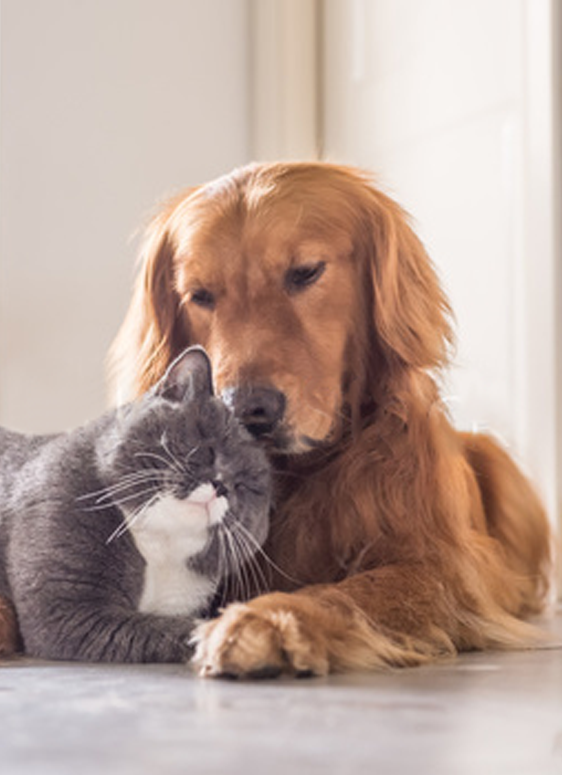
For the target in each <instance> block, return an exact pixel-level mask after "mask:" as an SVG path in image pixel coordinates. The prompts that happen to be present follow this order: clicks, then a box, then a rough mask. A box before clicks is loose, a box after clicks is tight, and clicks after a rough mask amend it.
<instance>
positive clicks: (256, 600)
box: [114, 163, 550, 676]
mask: <svg viewBox="0 0 562 775" xmlns="http://www.w3.org/2000/svg"><path fill="white" fill-rule="evenodd" d="M141 261H142V263H141V267H140V276H139V278H138V283H137V285H136V290H135V292H134V297H133V299H132V303H131V306H130V309H129V312H128V314H127V317H126V320H125V322H124V325H123V327H122V330H121V332H120V334H119V337H118V340H117V342H116V345H115V348H114V367H115V373H116V382H117V386H118V388H119V389H120V391H121V397H122V398H132V397H134V396H135V395H138V394H140V393H141V392H142V391H144V390H146V389H147V388H149V387H150V386H151V385H153V384H154V383H155V382H156V381H157V380H158V379H159V378H160V377H161V376H162V374H163V373H164V371H165V369H166V367H167V366H168V365H169V364H170V362H171V361H172V360H173V359H174V358H175V357H176V356H177V355H178V354H179V353H180V352H181V351H182V350H183V349H184V348H185V347H186V346H187V345H190V344H200V345H203V347H205V349H206V350H207V352H208V353H209V355H210V358H211V361H212V364H213V368H214V378H215V389H216V392H217V394H219V395H220V396H222V397H223V398H224V400H225V401H226V402H227V403H229V404H230V405H231V406H232V407H233V409H234V411H235V413H236V414H237V416H238V417H239V418H240V420H241V421H242V422H243V423H244V424H245V425H246V426H247V428H248V429H249V430H250V432H251V433H253V434H254V435H255V436H256V437H258V438H259V439H260V440H261V442H262V443H263V444H264V445H266V447H267V449H268V451H269V454H270V456H271V460H272V463H273V466H274V471H275V509H274V513H273V515H272V526H271V530H270V535H269V538H268V541H267V544H266V546H265V554H266V555H267V559H265V558H264V557H262V558H261V561H260V562H261V567H259V568H253V569H249V570H248V573H247V577H246V585H245V586H246V588H247V589H246V592H247V598H248V599H245V600H233V601H231V603H230V604H229V605H227V606H226V608H225V609H224V610H223V612H222V613H221V614H220V616H218V617H217V618H216V619H213V620H211V621H209V622H206V623H204V624H202V625H200V626H199V628H198V629H197V631H196V633H195V642H196V650H195V664H196V665H197V666H198V669H199V671H200V672H201V674H203V675H210V676H215V675H231V676H264V675H266V676H273V675H277V674H280V673H289V674H292V675H322V674H326V673H329V672H332V671H342V670H351V669H374V668H378V667H383V666H387V665H391V666H400V665H417V664H420V663H423V662H427V661H429V660H433V659H437V658H439V657H441V656H443V655H452V654H455V653H457V652H458V651H462V650H467V649H483V648H488V647H491V648H513V647H520V646H528V645H531V644H533V643H535V642H536V638H537V633H536V631H535V630H534V629H533V628H532V627H531V626H530V625H529V624H527V623H525V622H524V621H522V620H523V618H524V617H526V616H528V615H530V614H534V613H536V612H538V611H540V610H541V607H542V606H543V601H544V599H545V594H546V590H547V586H548V584H547V582H548V575H549V568H550V536H549V529H548V523H547V520H546V518H545V515H544V512H543V509H542V507H541V504H540V502H539V500H538V499H537V497H536V495H535V493H534V491H533V489H532V487H531V486H530V485H529V483H528V482H527V481H526V479H525V478H524V476H523V475H522V474H521V472H520V471H519V470H518V468H517V467H516V466H515V464H514V463H513V462H512V460H511V459H510V458H509V456H508V455H507V454H506V453H505V452H504V451H503V450H502V449H501V448H500V447H499V446H498V445H497V444H496V442H495V441H493V440H492V439H491V438H489V437H486V436H482V435H471V434H464V433H459V432H457V431H456V430H454V428H453V427H452V426H451V423H450V421H449V418H448V416H447V412H446V409H445V407H444V406H443V403H442V402H441V400H440V396H439V392H438V386H437V382H436V378H437V377H438V375H439V372H440V370H442V369H443V368H444V367H445V366H446V364H447V360H448V356H449V353H450V345H451V342H452V338H453V337H452V332H451V326H450V309H449V306H448V302H447V300H446V297H445V295H444V294H443V291H442V290H441V288H440V285H439V282H438V279H437V277H436V273H435V271H434V268H433V266H432V264H431V262H430V260H429V258H428V256H427V255H426V253H425V251H424V248H423V246H422V244H421V243H420V241H419V239H418V238H417V237H416V235H415V234H414V232H413V231H412V229H411V228H410V226H409V224H408V221H407V218H406V217H405V214H404V212H403V211H402V210H401V209H400V207H399V206H398V205H397V204H395V203H394V202H393V201H392V200H391V199H389V198H388V197H387V196H385V195H384V194H383V193H381V192H380V191H378V190H377V189H376V188H375V187H374V186H373V184H372V181H371V180H370V178H369V177H368V176H367V175H366V174H364V173H362V172H360V171H358V170H355V169H351V168H346V167H342V166H337V165H332V164H324V163H294V164H293V163H291V164H285V163H274V164H258V165H251V166H248V167H245V168H242V169H238V170H235V171H234V172H233V173H232V174H230V175H227V176H225V177H222V178H220V179H218V180H216V181H214V182H211V183H209V184H208V185H204V186H201V187H198V188H194V189H190V190H188V191H186V192H184V193H182V194H181V195H180V196H178V197H176V198H174V199H173V200H172V201H170V202H169V203H167V204H166V205H165V206H164V207H163V208H162V209H161V211H160V212H159V213H158V214H157V216H156V217H155V218H154V220H153V221H152V223H151V224H150V225H149V227H148V231H147V234H146V239H145V242H144V248H143V253H142V257H141Z"/></svg>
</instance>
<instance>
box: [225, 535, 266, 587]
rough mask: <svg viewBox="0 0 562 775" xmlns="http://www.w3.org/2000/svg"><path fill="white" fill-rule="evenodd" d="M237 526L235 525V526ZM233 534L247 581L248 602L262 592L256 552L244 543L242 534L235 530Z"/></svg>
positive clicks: (242, 570) (241, 567)
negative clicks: (255, 594) (256, 593)
mask: <svg viewBox="0 0 562 775" xmlns="http://www.w3.org/2000/svg"><path fill="white" fill-rule="evenodd" d="M236 524H237V523H233V525H236ZM231 534H232V538H233V540H234V543H235V544H236V546H237V548H238V556H239V558H240V562H241V566H240V570H241V573H242V575H243V577H244V580H245V590H244V593H245V599H246V600H248V599H249V598H250V597H252V596H253V594H254V593H255V592H258V593H260V592H261V591H262V588H261V583H260V579H259V576H258V574H257V573H256V565H255V558H254V552H253V551H252V549H251V547H250V546H249V545H248V543H247V542H246V541H244V539H243V536H242V534H240V533H237V532H236V531H235V530H232V531H231Z"/></svg>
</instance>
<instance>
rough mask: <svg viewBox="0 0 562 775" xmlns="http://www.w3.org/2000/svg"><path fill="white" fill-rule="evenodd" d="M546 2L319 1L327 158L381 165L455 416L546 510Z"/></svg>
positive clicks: (550, 317)
mask: <svg viewBox="0 0 562 775" xmlns="http://www.w3.org/2000/svg"><path fill="white" fill-rule="evenodd" d="M555 2H556V0H470V1H469V0H351V1H350V0H326V1H325V4H324V36H325V40H324V63H325V64H324V68H325V69H324V79H325V81H324V115H323V122H324V152H325V157H326V158H331V159H334V160H345V161H346V162H350V163H355V164H357V165H359V166H363V167H366V168H368V169H371V170H373V171H375V172H376V173H378V177H379V181H380V183H381V184H382V186H383V187H384V188H386V189H387V190H388V191H389V192H390V193H391V194H394V196H395V198H397V199H398V201H400V202H401V203H402V204H403V205H404V206H405V207H406V209H407V210H409V211H410V212H411V213H412V214H413V215H414V216H415V221H416V224H415V226H416V228H417V230H418V232H419V233H420V234H421V236H422V237H423V238H424V240H425V243H426V245H427V247H428V250H429V252H430V255H431V256H432V257H433V259H434V261H435V262H436V264H437V265H438V268H439V270H440V272H441V275H442V277H443V280H444V282H445V285H446V287H447V288H448V291H449V294H450V297H451V299H452V303H453V307H454V309H455V310H456V313H457V321H458V334H459V348H458V353H457V357H456V366H455V368H454V369H453V371H452V373H451V375H450V379H449V381H448V393H449V395H450V397H451V410H452V412H453V415H454V416H455V418H456V420H457V423H458V424H459V425H460V426H462V427H469V428H470V427H480V428H489V429H494V430H496V431H497V432H498V433H499V434H500V435H501V436H503V437H504V439H505V440H506V441H507V442H508V443H509V444H510V445H511V446H512V449H513V450H515V451H516V452H518V453H519V455H520V456H521V458H522V460H523V461H524V463H525V464H526V465H527V466H528V467H529V469H530V470H531V472H532V474H533V475H534V477H535V479H536V480H537V481H538V482H539V485H540V487H541V490H542V492H543V495H544V497H545V498H546V501H547V504H548V507H549V510H550V513H551V514H552V515H553V516H554V514H555V512H556V510H557V508H559V504H560V492H561V490H560V485H559V484H558V483H557V469H559V466H560V462H559V458H558V455H559V452H560V450H559V446H558V445H559V444H560V439H557V437H556V428H557V423H559V418H558V419H557V412H558V411H559V406H558V405H557V394H556V391H557V390H559V386H557V385H556V374H555V365H556V360H557V358H559V357H560V355H559V353H558V352H557V350H556V339H555V337H556V333H557V332H556V324H555V301H556V299H555V283H556V273H555V265H556V260H557V258H556V252H555V245H554V241H553V240H554V226H555V213H554V210H553V207H554V204H553V201H554V200H553V186H554V179H553V136H552V126H553V124H552V119H553V114H552V110H553V72H552V60H551V57H552V34H551V25H552V19H551V18H550V15H551V13H552V9H553V6H554V4H555ZM558 85H559V84H558ZM559 139H560V138H558V141H559ZM558 398H560V393H558ZM557 503H558V505H557Z"/></svg>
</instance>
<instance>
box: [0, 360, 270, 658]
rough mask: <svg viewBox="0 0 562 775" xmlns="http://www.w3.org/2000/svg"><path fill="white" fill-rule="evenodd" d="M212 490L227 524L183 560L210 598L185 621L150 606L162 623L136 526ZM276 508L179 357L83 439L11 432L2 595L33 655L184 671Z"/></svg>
mask: <svg viewBox="0 0 562 775" xmlns="http://www.w3.org/2000/svg"><path fill="white" fill-rule="evenodd" d="M141 472H143V475H142V476H139V477H138V478H137V479H135V477H136V474H140V473H141ZM130 474H133V476H132V477H131V478H127V477H129V475H130ZM210 482H213V483H215V484H214V486H215V487H216V488H217V495H219V494H220V495H221V496H222V497H223V498H224V497H225V498H226V501H221V502H220V503H221V504H222V505H223V506H224V508H223V510H222V511H226V513H224V514H223V513H222V512H219V516H220V520H219V521H218V522H217V523H216V524H214V525H213V526H210V527H208V528H206V530H207V540H206V542H205V545H204V547H203V548H202V549H201V548H200V550H199V551H198V552H197V553H196V554H195V555H193V556H186V557H185V559H184V560H182V562H184V563H185V568H186V569H187V570H186V573H190V574H192V575H191V576H186V578H187V579H189V578H192V577H193V578H200V579H202V580H203V581H204V582H205V584H204V585H203V586H204V589H203V596H202V593H201V591H199V594H198V596H197V597H196V598H194V599H193V600H190V599H189V593H188V595H187V598H186V600H185V601H183V599H182V600H181V601H180V607H182V608H184V609H185V610H183V612H182V613H181V615H176V614H174V615H170V613H169V611H167V610H166V606H165V605H164V609H165V610H164V612H163V613H162V612H161V611H159V610H158V606H159V605H160V603H159V602H158V600H159V599H160V598H157V599H156V602H154V601H153V602H152V603H150V605H152V606H153V607H154V606H156V610H149V611H147V610H142V609H143V605H142V604H141V601H142V598H143V594H146V589H145V584H146V578H145V576H146V574H147V573H148V570H147V569H148V564H147V562H146V561H145V557H144V556H143V554H141V551H140V550H139V548H138V545H139V544H138V541H137V536H136V534H135V530H134V528H133V526H134V525H139V524H142V520H143V518H144V517H143V512H142V508H143V505H144V504H146V503H147V502H148V501H149V500H150V499H153V503H154V502H156V501H158V503H161V502H162V501H161V500H160V499H161V498H165V497H166V496H168V497H169V498H170V500H171V502H172V504H173V505H174V504H175V507H177V502H178V500H181V501H182V507H183V502H184V499H186V498H187V496H188V495H190V493H193V491H194V490H196V489H197V487H198V486H200V485H202V484H203V483H210ZM219 489H220V493H219ZM213 497H214V493H213ZM217 503H219V500H216V501H215V505H216V504H217ZM225 504H226V505H227V506H228V510H226V505H225ZM269 506H270V472H269V466H268V464H267V461H266V458H265V455H264V453H263V452H262V450H261V449H259V448H258V447H257V446H256V443H255V442H254V441H253V440H252V439H251V438H250V436H249V434H248V433H247V432H246V431H245V430H244V429H243V428H242V426H241V425H240V424H239V423H238V422H237V420H235V419H234V417H233V416H232V414H231V413H230V411H229V410H228V409H227V408H226V407H225V406H224V405H223V404H222V403H221V402H220V401H219V399H217V398H215V397H214V396H213V395H212V381H211V373H210V365H209V362H208V359H207V358H206V355H205V353H204V352H203V351H202V350H201V349H200V348H192V349H191V350H188V351H186V353H184V354H183V355H182V356H180V358H178V360H177V361H176V362H175V363H174V364H172V366H171V367H170V369H169V370H168V372H167V374H166V376H165V377H164V378H163V379H162V381H161V382H160V383H159V384H158V385H157V386H156V388H154V389H153V390H151V391H149V392H148V393H147V394H146V395H145V396H144V397H142V398H141V399H139V400H138V401H137V402H135V403H133V404H129V405H127V406H125V407H122V408H120V409H117V410H115V411H112V412H109V413H108V414H106V415H104V416H103V417H101V418H100V419H98V420H96V421H94V422H92V423H90V424H87V425H85V426H84V427H82V428H80V429H78V430H75V431H72V432H70V433H66V434H58V435H52V436H28V435H23V434H18V433H13V432H11V431H8V430H4V429H0V594H1V595H3V596H5V597H7V598H10V599H11V600H12V601H13V603H14V605H15V608H16V611H17V615H18V620H19V626H20V630H21V634H22V637H23V644H24V649H25V652H26V653H28V654H30V655H33V656H37V657H44V658H50V659H73V660H74V659H79V660H94V661H125V662H145V661H157V662H164V661H182V660H185V659H186V658H187V657H188V656H189V654H190V647H189V638H190V634H191V630H192V627H193V622H194V619H195V617H198V616H200V615H201V614H202V613H203V609H204V608H205V606H207V605H209V603H210V598H211V597H212V595H213V593H215V592H216V590H217V588H218V587H219V585H220V584H221V583H223V582H224V580H225V577H226V576H227V575H228V573H229V572H233V571H235V570H236V569H235V568H233V567H232V565H233V563H234V564H235V563H236V562H237V561H238V560H240V558H241V557H242V556H245V558H246V559H248V556H249V555H250V554H251V553H252V552H253V551H256V549H257V548H258V547H259V546H260V545H261V544H262V543H263V541H264V540H265V537H266V533H267V529H268V513H269ZM190 508H196V509H199V506H196V507H191V506H190ZM201 508H203V507H201ZM205 508H206V507H205ZM176 511H177V509H176V510H172V517H173V519H174V520H175V519H176V518H177V514H176ZM146 513H148V511H147V512H146ZM150 513H152V512H150ZM190 513H191V512H189V513H186V516H185V519H188V518H189V516H190ZM201 513H202V512H199V511H197V514H198V515H200V514H201ZM209 513H210V512H209ZM127 514H128V517H129V521H128V522H126V521H125V516H126V515H127ZM135 515H136V517H135ZM157 516H158V514H157V513H156V517H157ZM181 519H184V517H183V512H181ZM181 519H180V521H181ZM205 524H207V523H205ZM182 529H184V528H182ZM226 531H228V532H229V535H228V536H227V535H226V534H225V532H226ZM139 536H140V534H139ZM140 537H142V536H140ZM171 539H173V535H172V536H171ZM235 546H238V550H237V551H236V552H235V554H236V555H237V556H236V557H234V556H232V549H233V547H235ZM229 550H230V552H231V554H230V559H229ZM180 551H181V550H180ZM160 567H161V568H162V567H163V566H162V563H161V566H160ZM164 571H166V568H165V567H164ZM181 573H183V570H182V571H181ZM181 573H180V575H181ZM207 582H211V583H207ZM161 592H162V590H160V593H161ZM188 592H189V590H188ZM184 603H185V605H184ZM177 604H178V602H177V601H176V602H175V603H174V605H176V606H177ZM150 605H149V606H148V607H149V608H150Z"/></svg>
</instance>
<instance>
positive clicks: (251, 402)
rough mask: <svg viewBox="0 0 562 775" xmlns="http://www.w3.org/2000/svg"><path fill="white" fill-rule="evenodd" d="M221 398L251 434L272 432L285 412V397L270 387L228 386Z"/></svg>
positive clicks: (257, 434)
mask: <svg viewBox="0 0 562 775" xmlns="http://www.w3.org/2000/svg"><path fill="white" fill-rule="evenodd" d="M222 397H223V400H224V401H225V402H226V403H227V404H228V405H229V406H230V407H231V408H232V410H233V411H234V414H235V416H236V417H237V418H238V419H239V420H240V421H241V422H242V423H243V424H244V425H245V426H246V428H247V429H248V430H249V431H250V433H251V434H252V435H253V436H256V437H260V436H266V435H267V434H270V433H273V431H274V430H275V428H276V427H277V426H278V425H279V423H280V422H281V420H282V419H283V416H284V414H285V406H286V399H285V396H284V395H283V393H281V391H279V390H276V389H275V388H271V387H237V388H228V389H227V390H225V391H223V393H222Z"/></svg>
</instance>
